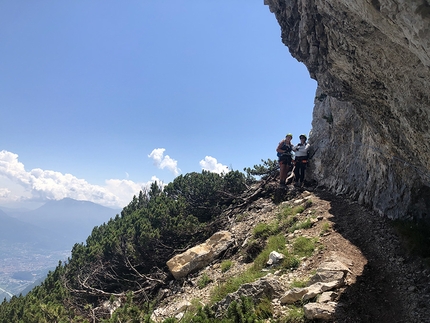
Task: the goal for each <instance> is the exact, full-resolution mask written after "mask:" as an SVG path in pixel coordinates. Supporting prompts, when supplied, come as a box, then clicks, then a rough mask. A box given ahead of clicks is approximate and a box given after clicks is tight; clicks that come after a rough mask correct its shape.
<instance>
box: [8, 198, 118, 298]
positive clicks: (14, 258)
mask: <svg viewBox="0 0 430 323" xmlns="http://www.w3.org/2000/svg"><path fill="white" fill-rule="evenodd" d="M120 212H121V210H119V209H117V210H115V209H111V208H108V207H104V206H102V205H98V204H95V203H92V202H88V201H77V200H73V199H70V198H66V199H62V200H59V201H49V202H47V203H45V204H44V205H42V206H41V207H39V208H37V209H35V210H26V209H11V208H6V207H0V299H1V300H3V299H4V298H5V297H6V298H7V299H9V298H10V296H11V295H19V294H20V293H23V294H25V293H26V292H27V291H28V290H29V289H31V288H32V287H34V286H35V285H37V284H39V283H40V281H41V280H43V279H44V278H45V276H46V273H47V272H48V270H53V269H54V268H55V266H56V265H58V261H60V260H61V261H64V260H66V257H67V255H68V254H70V251H71V249H72V247H73V245H74V244H75V243H80V242H85V241H86V239H87V237H88V236H89V235H90V234H91V231H92V230H93V228H94V227H95V226H99V225H101V224H103V223H104V222H107V221H109V219H110V218H114V217H115V216H116V214H118V213H120ZM29 277H31V278H32V279H29Z"/></svg>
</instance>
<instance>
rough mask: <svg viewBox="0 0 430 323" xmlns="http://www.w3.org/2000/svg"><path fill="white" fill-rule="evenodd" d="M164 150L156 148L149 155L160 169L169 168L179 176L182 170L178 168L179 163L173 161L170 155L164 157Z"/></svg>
mask: <svg viewBox="0 0 430 323" xmlns="http://www.w3.org/2000/svg"><path fill="white" fill-rule="evenodd" d="M165 150H166V149H164V148H156V149H154V150H153V151H152V152H151V153H150V154H149V155H148V157H149V158H152V159H153V160H154V165H155V166H157V167H158V168H160V169H164V168H167V169H168V170H170V171H171V172H172V173H173V174H175V176H178V175H179V173H180V172H181V170H180V169H179V168H178V161H176V160H174V159H172V158H171V157H170V156H169V155H166V156H164V151H165Z"/></svg>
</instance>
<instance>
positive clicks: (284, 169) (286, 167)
mask: <svg viewBox="0 0 430 323" xmlns="http://www.w3.org/2000/svg"><path fill="white" fill-rule="evenodd" d="M292 139H293V135H292V134H291V133H288V134H287V135H286V136H285V139H283V140H281V141H280V142H279V144H278V147H277V148H276V152H277V153H278V161H279V168H280V185H281V187H285V180H286V179H287V175H288V172H289V171H290V169H291V163H292V160H293V159H292V155H291V152H292V150H293V145H292V144H291V140H292Z"/></svg>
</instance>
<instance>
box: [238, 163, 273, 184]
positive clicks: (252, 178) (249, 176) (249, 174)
mask: <svg viewBox="0 0 430 323" xmlns="http://www.w3.org/2000/svg"><path fill="white" fill-rule="evenodd" d="M261 162H262V163H263V164H259V165H254V167H253V168H250V167H247V168H244V169H243V170H244V171H245V172H246V181H247V182H248V183H254V182H256V181H257V177H258V178H261V179H265V178H267V177H275V176H276V175H277V174H278V173H279V164H278V162H277V161H276V160H271V159H268V160H263V159H262V160H261Z"/></svg>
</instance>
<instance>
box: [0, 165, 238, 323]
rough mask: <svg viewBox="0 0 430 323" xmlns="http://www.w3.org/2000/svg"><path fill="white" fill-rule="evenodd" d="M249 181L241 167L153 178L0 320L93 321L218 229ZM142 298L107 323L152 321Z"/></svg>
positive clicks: (2, 307) (1, 309)
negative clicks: (177, 253) (95, 313)
mask: <svg viewBox="0 0 430 323" xmlns="http://www.w3.org/2000/svg"><path fill="white" fill-rule="evenodd" d="M245 181H246V178H245V175H244V174H242V173H240V172H237V171H236V172H229V173H227V174H223V175H218V174H215V173H210V172H206V171H203V172H202V173H201V174H199V173H191V174H186V175H181V176H178V177H177V178H176V179H175V180H174V181H173V182H172V183H170V184H169V185H167V187H166V188H165V189H164V190H163V188H162V186H160V185H158V183H156V182H155V183H153V184H152V185H151V187H150V188H149V189H148V190H147V191H146V190H145V191H141V192H140V193H139V195H138V196H137V197H136V196H133V199H132V200H131V202H130V203H129V204H128V205H127V206H126V207H124V209H123V210H122V211H121V214H120V215H117V216H116V217H115V218H114V219H111V220H110V221H109V222H107V223H105V224H102V225H100V226H98V227H95V228H94V229H93V231H92V232H91V235H90V236H89V237H88V238H87V240H86V242H85V244H84V243H79V244H75V245H74V246H73V248H72V255H71V257H70V258H69V259H68V261H67V263H65V264H62V263H60V264H59V265H58V267H57V268H56V269H55V271H53V272H50V273H49V274H48V276H47V278H46V280H45V281H44V282H43V283H42V284H41V285H40V286H38V287H36V288H35V289H33V290H32V291H31V292H30V293H28V294H27V295H26V296H25V297H22V296H20V297H12V299H11V300H10V301H9V302H6V301H5V302H3V303H2V304H0V323H10V322H74V323H80V322H82V323H83V322H89V321H90V318H91V315H92V314H91V311H92V309H94V308H96V307H98V306H99V304H100V302H102V301H106V300H109V294H110V295H113V294H115V295H118V294H124V293H126V292H131V291H136V289H139V288H140V287H139V286H140V284H142V283H143V282H144V277H145V275H150V274H151V273H152V270H153V268H157V267H158V268H162V267H164V266H165V263H166V261H167V260H168V259H169V258H170V257H171V256H172V251H173V250H175V249H181V248H185V247H187V246H188V245H190V244H197V243H200V242H202V241H204V240H205V239H207V238H208V236H210V235H211V234H212V233H213V230H215V229H216V226H214V227H213V228H212V227H210V226H209V225H208V224H210V221H212V220H214V219H216V217H217V216H218V215H219V214H220V213H221V211H222V210H223V209H224V208H225V207H227V206H229V205H230V204H231V203H234V202H235V196H237V195H238V194H241V193H242V192H243V191H244V190H245V189H246V185H245ZM137 273H138V274H137ZM139 275H140V276H139ZM139 279H141V280H142V281H139ZM83 280H85V286H83V284H82V281H83ZM66 286H67V287H66ZM88 286H90V287H88ZM89 288H90V289H94V290H102V291H103V292H104V293H105V294H106V295H107V296H96V295H95V294H92V293H90V290H89ZM72 290H74V292H73V293H71V291H72ZM135 297H136V296H134V294H133V295H132V294H129V296H128V298H127V302H126V303H125V304H122V305H121V307H120V308H118V309H117V310H116V311H115V312H114V314H113V315H112V317H110V318H109V317H104V320H102V322H109V323H111V322H149V320H150V319H149V317H148V313H149V312H150V311H149V309H148V306H147V305H145V306H143V303H142V300H141V299H135ZM77 313H79V315H77ZM91 321H92V319H91Z"/></svg>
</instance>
